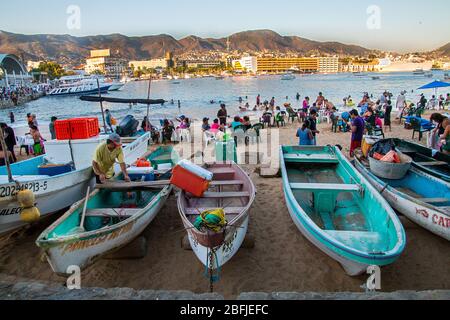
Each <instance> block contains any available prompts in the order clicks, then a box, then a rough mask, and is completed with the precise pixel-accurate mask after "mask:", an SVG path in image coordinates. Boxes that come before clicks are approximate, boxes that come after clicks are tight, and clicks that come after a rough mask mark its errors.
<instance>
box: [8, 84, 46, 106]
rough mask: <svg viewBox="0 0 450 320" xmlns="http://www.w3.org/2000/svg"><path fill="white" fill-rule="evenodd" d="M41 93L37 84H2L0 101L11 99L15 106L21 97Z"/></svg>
mask: <svg viewBox="0 0 450 320" xmlns="http://www.w3.org/2000/svg"><path fill="white" fill-rule="evenodd" d="M38 93H40V89H39V88H37V87H35V86H26V85H22V86H9V87H4V86H0V103H1V102H4V101H11V102H12V103H13V105H14V106H17V105H18V103H19V98H21V97H33V96H34V95H36V94H38Z"/></svg>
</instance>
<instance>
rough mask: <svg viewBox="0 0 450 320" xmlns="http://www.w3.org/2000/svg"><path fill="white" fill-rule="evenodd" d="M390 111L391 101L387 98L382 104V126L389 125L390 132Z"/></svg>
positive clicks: (386, 126)
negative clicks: (384, 103)
mask: <svg viewBox="0 0 450 320" xmlns="http://www.w3.org/2000/svg"><path fill="white" fill-rule="evenodd" d="M391 113H392V101H391V100H388V102H387V103H386V105H385V106H384V127H385V130H386V128H388V127H389V131H390V132H392V126H391Z"/></svg>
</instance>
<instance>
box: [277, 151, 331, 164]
mask: <svg viewBox="0 0 450 320" xmlns="http://www.w3.org/2000/svg"><path fill="white" fill-rule="evenodd" d="M283 158H284V160H285V161H286V162H299V163H309V162H315V163H339V160H338V159H337V158H336V157H334V156H332V155H329V154H325V153H324V154H314V155H311V156H310V155H307V154H295V153H293V154H289V153H287V154H284V155H283Z"/></svg>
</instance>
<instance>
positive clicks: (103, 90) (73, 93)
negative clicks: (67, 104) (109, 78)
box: [47, 85, 111, 97]
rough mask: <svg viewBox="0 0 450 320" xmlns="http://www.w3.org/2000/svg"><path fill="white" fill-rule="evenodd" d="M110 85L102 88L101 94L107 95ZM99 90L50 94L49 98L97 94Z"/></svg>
mask: <svg viewBox="0 0 450 320" xmlns="http://www.w3.org/2000/svg"><path fill="white" fill-rule="evenodd" d="M110 87H111V86H110V85H107V86H102V87H100V92H101V93H106V92H108V90H110ZM97 93H98V88H96V89H92V90H83V91H74V92H67V91H66V92H50V93H49V94H48V95H47V96H49V97H61V96H77V95H84V94H97Z"/></svg>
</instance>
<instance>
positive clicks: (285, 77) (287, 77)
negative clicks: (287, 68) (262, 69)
mask: <svg viewBox="0 0 450 320" xmlns="http://www.w3.org/2000/svg"><path fill="white" fill-rule="evenodd" d="M295 79H297V78H296V77H295V76H294V75H293V74H292V73H285V74H283V75H282V76H281V80H295Z"/></svg>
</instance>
